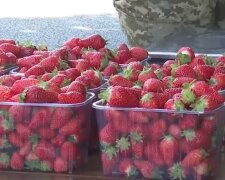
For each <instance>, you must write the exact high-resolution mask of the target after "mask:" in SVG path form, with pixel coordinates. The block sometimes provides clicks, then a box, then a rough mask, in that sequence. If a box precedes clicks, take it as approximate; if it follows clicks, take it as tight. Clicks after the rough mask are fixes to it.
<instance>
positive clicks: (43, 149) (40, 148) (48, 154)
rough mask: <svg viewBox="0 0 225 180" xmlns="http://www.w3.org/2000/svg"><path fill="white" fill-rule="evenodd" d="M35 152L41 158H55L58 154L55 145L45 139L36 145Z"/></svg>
mask: <svg viewBox="0 0 225 180" xmlns="http://www.w3.org/2000/svg"><path fill="white" fill-rule="evenodd" d="M34 153H35V155H36V156H37V157H38V158H40V159H41V160H48V159H53V158H55V156H56V154H55V148H54V146H53V145H52V144H50V143H49V142H47V141H45V140H41V141H39V142H38V143H37V144H36V145H35V148H34Z"/></svg>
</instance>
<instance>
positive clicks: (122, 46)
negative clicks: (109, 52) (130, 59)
mask: <svg viewBox="0 0 225 180" xmlns="http://www.w3.org/2000/svg"><path fill="white" fill-rule="evenodd" d="M117 49H118V50H125V51H129V47H128V46H127V44H125V43H121V44H119V45H118V47H117Z"/></svg>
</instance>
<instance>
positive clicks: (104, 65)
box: [99, 55, 109, 71]
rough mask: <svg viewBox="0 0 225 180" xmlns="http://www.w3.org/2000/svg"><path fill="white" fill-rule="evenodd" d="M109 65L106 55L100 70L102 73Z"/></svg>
mask: <svg viewBox="0 0 225 180" xmlns="http://www.w3.org/2000/svg"><path fill="white" fill-rule="evenodd" d="M108 64H109V60H108V57H107V55H104V57H103V60H102V61H101V66H100V68H99V70H100V71H102V70H103V69H105V68H106V66H107V65H108Z"/></svg>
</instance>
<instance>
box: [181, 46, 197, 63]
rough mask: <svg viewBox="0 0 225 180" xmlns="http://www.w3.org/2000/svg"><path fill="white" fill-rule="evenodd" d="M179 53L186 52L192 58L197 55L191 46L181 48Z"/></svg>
mask: <svg viewBox="0 0 225 180" xmlns="http://www.w3.org/2000/svg"><path fill="white" fill-rule="evenodd" d="M177 53H178V54H179V53H181V54H186V55H188V56H189V58H190V59H191V60H192V59H193V58H194V57H195V53H194V51H193V49H192V48H190V47H181V48H180V49H179V50H178V51H177Z"/></svg>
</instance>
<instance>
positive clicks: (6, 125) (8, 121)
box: [0, 111, 15, 131]
mask: <svg viewBox="0 0 225 180" xmlns="http://www.w3.org/2000/svg"><path fill="white" fill-rule="evenodd" d="M0 115H1V116H2V117H3V119H2V121H1V125H2V127H3V129H4V130H5V131H13V130H14V128H15V127H14V123H13V119H12V118H11V117H8V116H7V113H6V112H5V111H0Z"/></svg>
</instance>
